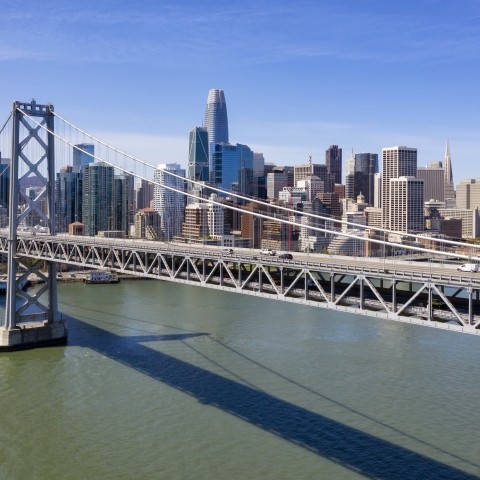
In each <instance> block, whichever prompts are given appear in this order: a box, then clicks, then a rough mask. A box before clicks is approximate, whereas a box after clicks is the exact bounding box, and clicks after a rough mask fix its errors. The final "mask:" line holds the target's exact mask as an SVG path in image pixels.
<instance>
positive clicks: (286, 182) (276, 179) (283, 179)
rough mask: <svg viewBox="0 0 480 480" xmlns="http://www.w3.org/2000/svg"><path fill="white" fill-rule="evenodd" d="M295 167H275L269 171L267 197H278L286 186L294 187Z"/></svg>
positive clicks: (271, 198)
mask: <svg viewBox="0 0 480 480" xmlns="http://www.w3.org/2000/svg"><path fill="white" fill-rule="evenodd" d="M293 171H294V167H273V168H272V170H271V171H270V172H269V173H267V198H268V199H270V200H273V199H277V198H278V194H279V193H280V192H281V191H282V190H283V188H284V187H293Z"/></svg>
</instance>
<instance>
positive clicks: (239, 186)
mask: <svg viewBox="0 0 480 480" xmlns="http://www.w3.org/2000/svg"><path fill="white" fill-rule="evenodd" d="M210 183H212V184H214V185H216V186H218V187H219V188H221V189H222V190H228V191H234V192H238V193H241V194H246V195H253V152H252V150H250V148H249V147H247V146H246V145H240V144H239V143H237V144H236V145H230V144H228V143H211V144H210Z"/></svg>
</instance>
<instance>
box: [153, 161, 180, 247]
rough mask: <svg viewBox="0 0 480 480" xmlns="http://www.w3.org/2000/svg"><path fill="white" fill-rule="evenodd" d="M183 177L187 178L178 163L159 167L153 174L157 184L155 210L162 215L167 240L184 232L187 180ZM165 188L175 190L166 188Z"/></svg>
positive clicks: (155, 188) (154, 201) (154, 195)
mask: <svg viewBox="0 0 480 480" xmlns="http://www.w3.org/2000/svg"><path fill="white" fill-rule="evenodd" d="M170 173H173V174H175V176H173V175H171V174H170ZM181 177H185V170H184V169H183V168H181V167H180V165H178V164H177V163H167V164H161V165H158V168H157V169H156V170H155V172H154V174H153V180H154V182H155V187H154V191H153V208H155V210H156V211H157V212H158V213H160V216H161V225H162V227H161V228H162V235H163V237H164V238H165V239H167V240H170V239H171V238H173V237H175V236H179V235H181V232H182V223H183V221H184V218H185V197H184V195H183V194H182V193H181V192H182V191H183V190H184V186H185V180H183V179H182V178H181ZM165 186H168V187H171V188H173V189H175V190H171V189H168V188H165Z"/></svg>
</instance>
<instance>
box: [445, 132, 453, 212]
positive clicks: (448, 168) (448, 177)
mask: <svg viewBox="0 0 480 480" xmlns="http://www.w3.org/2000/svg"><path fill="white" fill-rule="evenodd" d="M443 167H444V168H445V200H446V202H447V203H452V202H453V203H455V202H454V200H455V187H454V184H453V174H452V157H451V156H450V143H449V142H448V140H447V145H446V147H445V160H444V164H443ZM449 200H450V202H449Z"/></svg>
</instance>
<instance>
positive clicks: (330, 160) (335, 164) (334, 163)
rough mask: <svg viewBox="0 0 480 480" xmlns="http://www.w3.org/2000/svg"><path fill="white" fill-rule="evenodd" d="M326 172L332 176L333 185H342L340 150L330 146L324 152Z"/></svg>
mask: <svg viewBox="0 0 480 480" xmlns="http://www.w3.org/2000/svg"><path fill="white" fill-rule="evenodd" d="M325 163H326V164H327V172H328V173H329V174H331V175H332V176H333V181H334V183H342V149H341V148H338V145H330V146H329V147H328V148H327V150H326V151H325Z"/></svg>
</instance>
